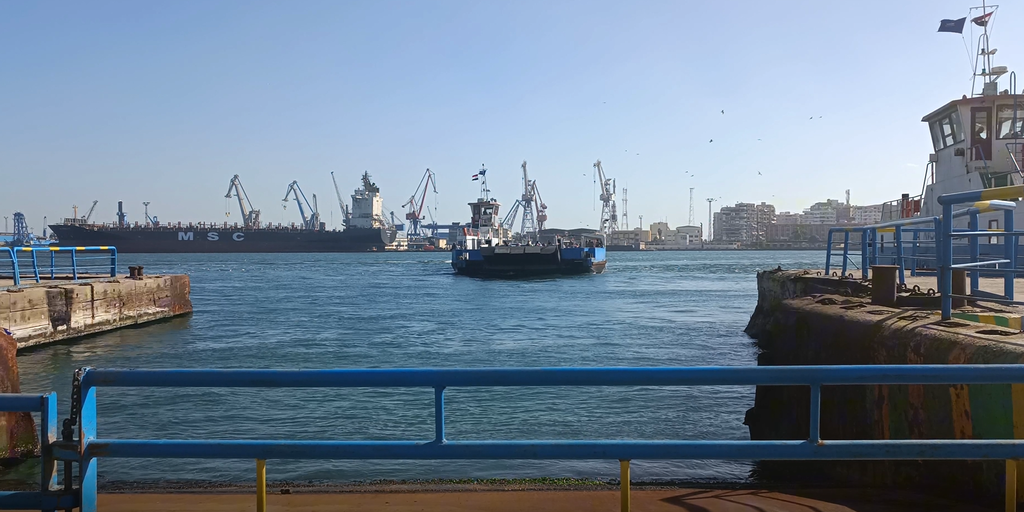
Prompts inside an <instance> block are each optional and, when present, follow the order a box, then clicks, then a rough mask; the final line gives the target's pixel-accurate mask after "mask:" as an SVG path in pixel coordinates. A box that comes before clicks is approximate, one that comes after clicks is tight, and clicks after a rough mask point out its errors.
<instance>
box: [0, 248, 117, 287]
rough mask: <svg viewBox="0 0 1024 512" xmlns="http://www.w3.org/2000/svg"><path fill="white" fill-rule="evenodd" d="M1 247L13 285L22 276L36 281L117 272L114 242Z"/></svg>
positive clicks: (18, 283)
mask: <svg viewBox="0 0 1024 512" xmlns="http://www.w3.org/2000/svg"><path fill="white" fill-rule="evenodd" d="M0 249H3V250H0V258H4V259H5V260H7V261H3V260H0V262H3V263H9V264H10V269H11V276H12V277H13V280H14V286H20V285H21V280H22V279H23V278H27V279H32V280H34V281H35V282H36V283H39V282H42V280H43V279H50V280H53V279H67V280H72V281H78V280H79V279H84V278H89V277H96V276H107V275H109V276H110V277H115V276H116V275H117V248H116V247H114V246H96V247H57V246H45V247H3V248H0ZM47 253H48V254H47ZM47 260H48V261H47ZM4 268H6V265H4ZM0 277H6V272H3V273H0Z"/></svg>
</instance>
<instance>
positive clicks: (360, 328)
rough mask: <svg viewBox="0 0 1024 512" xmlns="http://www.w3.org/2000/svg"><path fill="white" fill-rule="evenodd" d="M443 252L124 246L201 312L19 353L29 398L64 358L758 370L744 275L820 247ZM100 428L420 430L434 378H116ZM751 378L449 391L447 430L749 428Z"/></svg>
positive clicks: (167, 434) (244, 471) (560, 434)
mask: <svg viewBox="0 0 1024 512" xmlns="http://www.w3.org/2000/svg"><path fill="white" fill-rule="evenodd" d="M448 257H449V254H448V253H384V254H288V255H281V254H242V255H237V254H235V255H228V254H201V255H199V254H181V255H122V257H121V264H122V265H124V266H126V265H129V264H130V265H143V266H144V267H145V271H146V273H147V274H157V273H187V274H190V276H191V280H192V301H193V305H194V308H195V313H194V314H193V315H192V316H191V317H187V318H179V319H175V320H170V321H166V322H162V323H158V324H154V325H149V326H144V327H139V328H131V329H123V330H119V331H114V332H110V333H106V334H102V335H98V336H93V337H89V338H85V339H81V340H77V341H74V342H69V343H65V344H60V345H54V346H46V347H42V348H39V349H36V350H31V351H26V352H24V353H22V354H20V355H19V357H18V364H19V366H20V373H21V381H22V389H23V390H24V391H25V392H41V391H47V390H56V391H57V392H58V394H59V397H60V411H59V412H60V415H61V416H66V414H67V410H68V400H69V396H70V391H71V376H72V373H73V371H74V369H75V368H78V367H81V366H93V367H102V368H411V367H415V368H427V367H511V366H530V367H538V366H708V365H753V364H756V352H755V349H754V347H753V345H752V343H751V340H750V339H749V338H747V336H746V335H744V334H743V328H744V326H745V325H746V322H747V319H748V318H749V316H750V314H751V312H752V311H753V309H754V306H755V304H756V302H757V286H756V282H755V273H756V271H758V270H764V269H768V268H774V267H776V266H779V265H781V266H782V267H783V268H816V267H818V266H820V265H821V260H822V256H821V253H820V252H795V251H780V252H767V251H766V252H759V251H728V252H657V253H656V252H643V253H639V252H618V253H609V258H608V260H609V262H608V269H607V270H606V272H605V273H604V274H601V275H593V276H579V277H571V278H559V279H536V280H523V281H502V280H479V279H472V278H465V277H459V276H455V275H454V274H453V272H452V269H451V267H450V266H449V261H448ZM98 393H99V400H98V403H99V435H100V437H119V438H151V439H306V440H313V439H322V440H326V439H335V440H341V439H344V440H400V439H402V440H410V439H412V440H430V439H432V437H433V402H432V400H433V391H432V390H430V389H385V390H369V389H355V390H336V389H308V390H306V389H283V390H266V389H118V388H103V389H100V390H99V391H98ZM753 402H754V389H753V388H752V387H751V388H725V387H715V388H635V387H630V388H484V389H459V388H454V389H449V390H448V391H446V403H445V407H446V418H447V421H446V428H447V438H448V439H450V440H486V439H503V440H539V439H726V440H728V439H734V440H739V439H747V437H748V436H747V429H746V427H745V426H744V425H743V424H742V422H743V416H744V412H745V411H746V409H748V408H749V407H751V406H752V404H753ZM750 467H751V465H750V464H748V463H746V462H721V461H671V462H667V461H657V462H655V461H637V462H635V463H634V465H633V477H634V478H635V479H644V480H660V479H672V480H703V479H713V480H731V481H740V480H744V479H746V478H748V473H749V471H750ZM253 468H254V463H253V462H252V461H210V460H162V461H159V462H157V463H154V462H153V461H147V460H110V459H105V460H102V461H101V462H100V478H101V480H103V481H126V480H131V481H139V482H146V481H158V480H164V481H166V480H213V481H223V482H230V481H238V482H242V481H250V482H251V481H252V480H253V479H254V478H255V476H254V469H253ZM267 473H268V479H270V480H289V481H331V482H351V481H366V480H374V479H430V478H469V477H475V478H488V477H595V478H615V477H616V476H617V474H618V464H617V463H616V462H613V461H276V460H274V461H269V462H268V463H267Z"/></svg>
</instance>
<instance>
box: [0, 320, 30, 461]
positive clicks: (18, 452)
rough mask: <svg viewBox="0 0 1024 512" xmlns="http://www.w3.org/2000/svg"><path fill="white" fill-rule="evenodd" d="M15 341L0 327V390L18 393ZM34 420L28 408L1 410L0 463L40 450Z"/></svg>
mask: <svg viewBox="0 0 1024 512" xmlns="http://www.w3.org/2000/svg"><path fill="white" fill-rule="evenodd" d="M17 351H18V342H16V341H14V338H12V337H11V336H8V335H7V333H5V332H4V331H2V330H0V393H21V382H20V379H19V377H18V361H17V359H16V357H15V355H16V353H17ZM37 432H38V430H37V429H36V424H35V421H33V420H32V414H31V413H27V412H0V459H2V460H0V465H3V466H8V465H11V464H14V463H17V462H19V461H21V460H24V459H25V458H27V457H32V456H36V455H38V454H39V439H38V438H37Z"/></svg>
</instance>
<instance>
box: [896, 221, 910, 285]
mask: <svg viewBox="0 0 1024 512" xmlns="http://www.w3.org/2000/svg"><path fill="white" fill-rule="evenodd" d="M893 238H895V239H896V264H897V265H899V266H900V270H899V272H900V284H906V283H907V279H906V278H907V275H906V271H905V270H904V267H905V266H906V262H905V261H904V260H903V227H902V226H896V232H895V233H894V234H893Z"/></svg>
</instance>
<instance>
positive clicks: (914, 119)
mask: <svg viewBox="0 0 1024 512" xmlns="http://www.w3.org/2000/svg"><path fill="white" fill-rule="evenodd" d="M971 5H972V4H968V3H965V2H963V1H954V0H928V1H925V0H916V1H901V2H892V1H881V0H867V1H845V2H832V1H829V2H822V1H814V2H799V1H797V2H785V3H782V2H755V1H740V2H730V3H715V2H685V1H682V0H674V1H640V2H610V1H554V2H552V1H518V0H517V1H505V2H500V1H479V0H466V1H435V2H429V1H422V2H416V1H386V0H384V1H363V2H356V1H348V2H341V1H324V2H316V1H295V2H257V1H244V2H243V1H178V2H137V1H124V2H103V1H100V2H70V1H65V2H57V1H54V2H14V1H8V2H0V212H2V214H3V215H5V216H9V215H10V214H11V212H13V211H15V210H20V211H23V212H25V214H26V215H27V216H28V219H29V223H30V224H31V225H32V226H33V228H34V230H35V231H36V232H39V231H40V230H41V228H42V221H43V219H42V217H43V216H44V215H45V216H48V217H49V220H50V221H51V222H52V221H55V220H57V219H58V218H61V217H65V216H70V215H71V211H72V210H71V206H72V205H73V204H77V205H78V206H79V207H80V209H82V211H81V212H80V214H84V209H87V208H88V206H89V205H90V204H91V203H92V200H94V199H96V200H99V201H100V203H99V206H98V207H97V213H96V214H95V216H94V219H99V220H104V221H110V220H113V218H114V211H115V209H116V202H117V200H119V199H120V200H123V201H125V205H126V208H125V209H126V210H127V211H128V214H129V220H132V221H135V220H139V221H141V220H142V210H143V207H142V204H141V203H142V201H150V202H151V203H152V204H151V205H150V207H149V208H150V213H151V214H153V215H157V216H159V218H160V219H161V220H162V221H164V222H176V221H179V220H181V221H216V222H221V221H225V220H227V221H230V222H235V221H238V220H239V214H238V212H237V205H236V204H234V203H230V204H229V203H227V201H226V200H225V199H224V197H223V196H224V193H225V192H226V190H227V185H228V181H229V180H230V178H231V176H232V175H234V174H236V173H237V174H239V175H241V178H242V182H243V184H244V185H245V187H246V189H247V191H248V193H249V195H250V197H251V199H252V201H253V203H254V204H255V205H256V207H257V208H260V209H261V210H262V211H263V219H264V220H267V221H274V222H280V221H282V220H284V221H286V222H292V221H297V220H298V212H297V211H296V210H295V208H294V205H291V206H290V207H289V208H288V209H287V210H285V209H282V208H281V198H282V197H283V195H284V192H285V189H286V187H287V185H288V183H290V182H291V181H292V180H298V181H299V183H300V185H301V186H302V188H303V190H304V191H305V192H306V194H307V196H308V195H310V194H312V193H316V194H317V197H318V199H319V205H320V210H321V215H322V217H323V218H324V220H325V221H328V222H330V221H331V220H332V218H333V221H334V223H335V224H337V223H339V221H340V216H339V214H338V211H339V209H338V206H337V202H336V199H335V195H334V190H333V186H332V184H331V179H330V171H332V170H333V171H335V173H336V175H337V176H338V179H339V185H340V186H341V188H342V193H343V194H345V196H346V197H345V199H346V201H349V198H348V195H349V194H351V193H352V190H353V189H355V188H356V187H357V186H358V181H359V180H358V178H359V176H360V174H361V173H362V172H363V171H364V170H368V171H370V173H371V174H372V175H373V177H374V179H375V181H376V182H377V183H378V185H380V187H381V189H382V194H383V196H384V202H385V205H387V206H388V207H389V208H390V209H392V210H395V211H396V213H400V212H401V211H402V208H401V205H402V204H403V203H404V202H405V201H406V200H408V198H409V196H410V195H411V194H412V192H413V190H414V189H415V187H416V185H417V183H418V182H419V179H420V176H421V175H422V174H423V171H424V169H426V168H428V167H429V168H430V169H432V170H434V171H435V172H436V173H437V182H438V184H437V188H438V192H439V193H438V195H437V197H436V204H437V206H438V207H437V218H438V219H437V220H438V221H440V222H449V221H453V220H458V221H466V220H468V208H467V207H466V203H467V202H468V201H471V200H473V199H474V198H475V197H477V195H478V188H477V184H476V183H474V182H472V181H470V176H471V175H472V174H473V173H474V172H476V170H477V169H479V168H480V165H481V164H485V165H486V166H487V168H488V169H489V173H488V176H489V177H490V188H491V190H492V192H493V195H494V196H496V197H497V198H498V199H499V200H500V201H502V202H503V203H505V204H506V205H510V204H511V203H512V202H513V201H514V199H515V198H516V197H518V196H519V195H520V194H521V193H522V192H521V187H522V179H521V173H520V169H519V165H520V163H521V162H522V161H523V160H527V161H528V166H529V170H530V173H531V177H532V178H535V179H536V180H537V182H538V186H539V188H540V191H541V194H542V195H543V198H544V201H545V202H546V203H547V205H548V213H549V217H550V219H549V221H548V225H549V226H551V227H576V226H588V225H589V226H591V227H596V226H597V225H598V221H599V215H600V203H597V204H596V208H595V200H594V188H595V187H594V182H593V163H594V161H595V160H597V159H601V161H602V162H603V166H604V169H605V171H606V173H607V174H608V175H609V177H614V178H616V180H617V183H618V188H619V198H620V202H619V213H620V216H621V214H622V210H623V205H622V202H621V197H622V195H623V194H622V189H623V188H628V189H629V205H628V213H629V223H630V226H631V227H635V226H636V225H637V224H638V221H639V216H640V215H643V216H644V223H645V224H648V223H650V222H652V221H655V220H663V219H666V218H667V220H668V221H669V223H671V224H672V225H682V224H685V223H686V222H687V212H688V208H689V202H688V197H689V187H695V188H696V191H695V192H694V194H695V199H696V202H697V204H696V205H695V211H696V219H695V220H696V222H705V223H706V222H707V203H706V202H705V201H704V199H706V198H708V197H714V198H721V203H727V204H732V203H734V202H737V201H748V202H760V201H767V202H770V203H773V204H775V205H776V206H777V208H778V209H779V210H780V211H781V210H800V209H802V208H804V207H806V206H808V205H809V204H811V203H813V202H815V201H819V200H824V199H826V198H839V199H841V198H842V196H843V193H844V191H845V190H846V189H850V190H851V195H852V199H853V202H854V203H855V204H871V203H878V202H882V201H885V200H890V199H895V198H897V197H899V195H900V193H903V192H909V193H911V194H916V193H919V192H920V190H921V182H922V178H923V172H924V164H925V162H927V158H928V154H929V153H930V152H931V144H930V142H929V137H928V132H927V129H926V126H925V125H924V124H923V123H921V122H920V119H921V117H922V116H923V115H924V114H926V113H928V112H930V111H932V110H934V109H935V108H938V107H939V106H941V105H942V104H944V103H946V102H947V101H949V100H951V99H955V98H958V97H960V96H961V95H962V94H969V93H970V85H971V84H970V73H971V71H970V66H969V57H968V55H967V53H966V51H965V49H964V43H963V41H961V38H960V36H959V35H956V34H947V33H936V29H937V28H938V24H939V20H940V19H942V18H959V17H962V16H966V15H967V14H968V10H967V9H968V7H970V6H971ZM970 26H971V25H970V24H968V27H970ZM1022 26H1024V7H1022V6H1020V5H1015V4H1014V3H1010V2H1007V3H1006V5H1004V6H1003V7H1002V8H1001V9H1000V10H999V12H998V13H997V15H996V19H995V23H994V27H993V29H994V30H993V46H994V47H996V48H999V49H1000V51H999V53H998V54H997V55H996V61H997V64H1001V65H1007V66H1009V67H1010V69H1011V70H1016V71H1017V72H1018V73H1021V72H1024V65H1022V64H1024V47H1021V46H1020V41H1021V39H1020V38H1019V37H1017V36H1015V35H1012V34H1011V32H1010V28H1011V27H1022ZM977 33H978V32H977V27H975V36H976V35H977ZM965 35H967V37H968V41H970V39H969V37H970V36H969V35H968V34H965ZM1007 82H1008V81H1007V80H1006V79H1005V78H1004V80H1003V81H1002V83H1001V88H1005V87H1006V86H1007ZM722 110H724V111H725V113H724V114H722V113H721V111H722ZM810 118H813V119H810ZM712 139H713V140H714V142H709V141H710V140H712ZM759 172H760V174H758V173H759ZM428 204H429V205H431V206H432V207H433V205H434V204H435V200H434V199H429V198H428ZM719 206H720V204H719ZM716 209H717V206H716ZM225 210H228V211H230V212H231V214H230V216H225Z"/></svg>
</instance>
